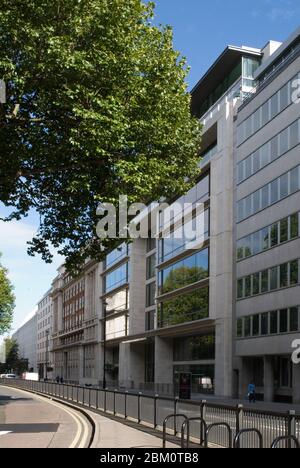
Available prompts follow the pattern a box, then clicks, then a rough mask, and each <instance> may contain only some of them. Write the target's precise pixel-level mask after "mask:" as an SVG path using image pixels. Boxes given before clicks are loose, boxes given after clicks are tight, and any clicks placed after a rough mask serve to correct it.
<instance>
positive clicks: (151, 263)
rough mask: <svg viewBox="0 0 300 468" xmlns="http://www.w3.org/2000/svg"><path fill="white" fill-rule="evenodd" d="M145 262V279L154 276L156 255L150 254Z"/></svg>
mask: <svg viewBox="0 0 300 468" xmlns="http://www.w3.org/2000/svg"><path fill="white" fill-rule="evenodd" d="M146 263H147V266H146V268H147V280H149V279H151V278H153V277H154V276H155V273H156V270H155V267H156V255H155V254H154V255H151V257H148V258H147V260H146Z"/></svg>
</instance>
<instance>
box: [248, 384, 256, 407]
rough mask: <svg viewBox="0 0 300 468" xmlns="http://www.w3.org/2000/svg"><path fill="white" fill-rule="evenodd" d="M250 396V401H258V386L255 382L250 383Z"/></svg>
mask: <svg viewBox="0 0 300 468" xmlns="http://www.w3.org/2000/svg"><path fill="white" fill-rule="evenodd" d="M248 398H249V403H255V402H256V387H255V385H254V384H253V383H250V384H249V386H248Z"/></svg>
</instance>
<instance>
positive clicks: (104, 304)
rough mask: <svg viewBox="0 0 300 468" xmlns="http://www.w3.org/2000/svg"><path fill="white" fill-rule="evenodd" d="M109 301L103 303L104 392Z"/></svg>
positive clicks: (104, 385)
mask: <svg viewBox="0 0 300 468" xmlns="http://www.w3.org/2000/svg"><path fill="white" fill-rule="evenodd" d="M107 306H108V303H107V301H104V302H103V312H104V313H103V318H104V320H103V381H102V387H103V390H105V389H106V315H107V309H106V308H107Z"/></svg>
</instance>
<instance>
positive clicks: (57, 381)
mask: <svg viewBox="0 0 300 468" xmlns="http://www.w3.org/2000/svg"><path fill="white" fill-rule="evenodd" d="M55 380H56V383H59V375H58V376H57V377H56V379H55Z"/></svg>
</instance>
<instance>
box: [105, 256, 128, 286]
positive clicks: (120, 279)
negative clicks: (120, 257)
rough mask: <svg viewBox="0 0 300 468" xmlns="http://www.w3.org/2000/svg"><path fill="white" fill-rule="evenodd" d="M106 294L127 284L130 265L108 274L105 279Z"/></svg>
mask: <svg viewBox="0 0 300 468" xmlns="http://www.w3.org/2000/svg"><path fill="white" fill-rule="evenodd" d="M104 278H105V292H110V291H112V290H113V289H115V288H118V287H120V286H122V285H124V284H126V283H127V282H128V280H129V278H128V263H124V264H123V265H121V266H120V267H119V268H117V269H116V270H113V271H112V272H111V273H108V274H107V275H106V276H105V277H104Z"/></svg>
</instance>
